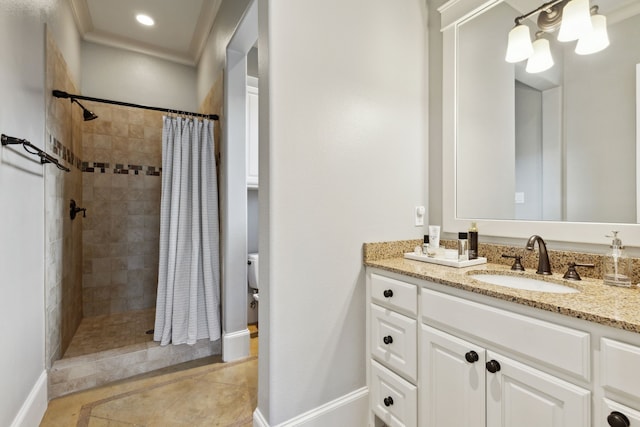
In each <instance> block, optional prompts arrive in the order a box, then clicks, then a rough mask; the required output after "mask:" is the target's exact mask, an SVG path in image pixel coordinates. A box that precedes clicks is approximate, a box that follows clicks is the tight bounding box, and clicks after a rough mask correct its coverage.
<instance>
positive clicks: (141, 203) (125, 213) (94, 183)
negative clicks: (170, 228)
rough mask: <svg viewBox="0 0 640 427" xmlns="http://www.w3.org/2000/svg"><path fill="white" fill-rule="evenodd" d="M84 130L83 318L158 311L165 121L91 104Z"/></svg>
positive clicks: (156, 114) (131, 110)
mask: <svg viewBox="0 0 640 427" xmlns="http://www.w3.org/2000/svg"><path fill="white" fill-rule="evenodd" d="M85 106H86V107H87V108H89V109H90V110H91V111H93V112H94V113H96V114H97V115H98V119H96V120H93V121H89V122H84V123H83V126H82V152H83V159H82V200H83V203H84V207H85V208H87V217H86V218H83V219H82V248H83V251H82V259H83V262H82V273H83V274H82V299H83V312H84V316H86V317H92V316H97V315H103V314H112V313H120V312H125V311H131V310H141V309H145V308H152V307H155V301H156V285H157V279H158V242H159V235H160V189H161V177H160V169H161V159H162V113H159V112H155V111H144V110H139V109H134V108H129V107H120V106H112V105H104V104H102V105H101V104H94V103H91V102H86V103H85Z"/></svg>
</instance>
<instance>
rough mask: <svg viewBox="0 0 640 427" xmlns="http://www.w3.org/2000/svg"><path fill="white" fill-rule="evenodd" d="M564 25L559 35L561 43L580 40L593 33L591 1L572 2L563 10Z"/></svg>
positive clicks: (574, 0)
mask: <svg viewBox="0 0 640 427" xmlns="http://www.w3.org/2000/svg"><path fill="white" fill-rule="evenodd" d="M561 19H562V24H561V25H560V32H559V33H558V41H559V42H571V41H574V40H578V39H579V38H580V37H582V36H584V35H585V34H588V33H590V32H591V31H593V26H592V25H591V13H590V12H589V0H571V1H570V2H569V3H567V5H566V6H565V7H564V9H562V18H561Z"/></svg>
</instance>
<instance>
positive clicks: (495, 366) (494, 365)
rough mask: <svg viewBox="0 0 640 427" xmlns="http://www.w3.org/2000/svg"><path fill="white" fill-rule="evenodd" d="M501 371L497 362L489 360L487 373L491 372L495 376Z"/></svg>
mask: <svg viewBox="0 0 640 427" xmlns="http://www.w3.org/2000/svg"><path fill="white" fill-rule="evenodd" d="M499 370H500V364H499V363H498V361H497V360H489V361H488V362H487V371H489V372H491V373H492V374H495V373H496V372H498V371H499Z"/></svg>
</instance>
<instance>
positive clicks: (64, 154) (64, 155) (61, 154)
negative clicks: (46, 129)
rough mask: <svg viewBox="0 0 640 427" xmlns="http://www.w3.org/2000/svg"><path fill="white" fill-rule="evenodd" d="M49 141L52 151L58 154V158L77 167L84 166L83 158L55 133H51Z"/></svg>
mask: <svg viewBox="0 0 640 427" xmlns="http://www.w3.org/2000/svg"><path fill="white" fill-rule="evenodd" d="M49 143H50V144H51V151H52V152H53V154H55V155H56V156H58V160H64V161H65V162H67V163H69V164H71V165H72V166H74V167H75V168H76V169H81V168H82V160H80V157H79V156H78V155H76V153H74V152H73V150H71V149H70V148H69V147H67V146H65V145H64V144H63V143H62V142H60V141H59V140H58V139H57V138H56V137H54V136H53V135H49Z"/></svg>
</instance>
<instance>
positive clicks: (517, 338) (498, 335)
mask: <svg viewBox="0 0 640 427" xmlns="http://www.w3.org/2000/svg"><path fill="white" fill-rule="evenodd" d="M421 309H422V320H423V321H424V322H425V323H436V324H438V325H442V327H443V329H451V328H453V329H455V330H456V331H460V332H462V333H465V334H470V335H471V336H472V337H473V338H476V337H477V338H480V339H482V340H484V341H487V342H489V343H491V344H493V345H495V346H498V347H503V348H505V349H507V350H509V351H512V352H515V353H519V354H521V355H522V356H523V357H524V358H526V359H528V360H535V361H537V362H539V363H541V364H543V365H546V366H549V367H552V368H554V369H556V370H560V371H563V372H565V373H567V374H569V375H571V376H573V377H576V378H579V379H582V380H585V381H589V379H590V372H591V371H590V368H589V367H590V353H589V351H590V335H589V333H587V332H584V331H578V330H575V329H570V328H567V327H564V326H559V325H556V324H554V323H550V322H545V321H543V320H538V319H535V318H532V317H528V316H523V315H520V314H517V313H512V312H510V311H506V310H501V309H498V308H494V307H489V306H486V305H483V304H479V303H476V302H473V301H468V300H465V299H462V298H458V297H454V296H451V295H447V294H444V293H441V292H436V291H432V290H430V289H422V292H421ZM636 366H637V365H636Z"/></svg>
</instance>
